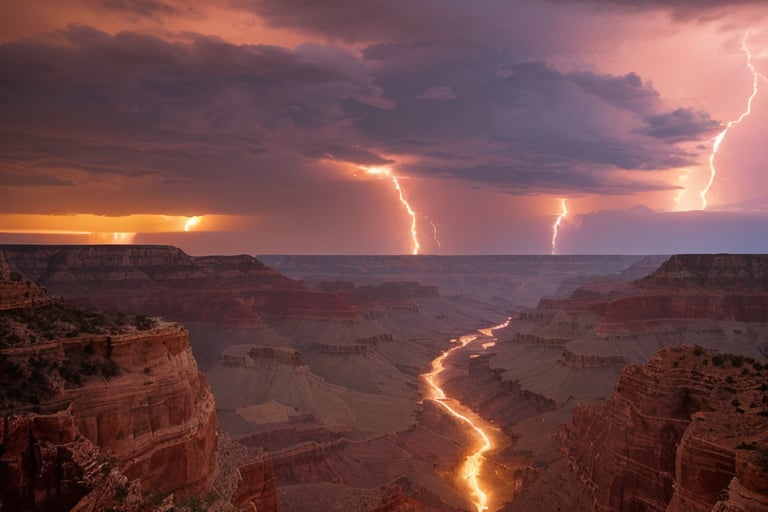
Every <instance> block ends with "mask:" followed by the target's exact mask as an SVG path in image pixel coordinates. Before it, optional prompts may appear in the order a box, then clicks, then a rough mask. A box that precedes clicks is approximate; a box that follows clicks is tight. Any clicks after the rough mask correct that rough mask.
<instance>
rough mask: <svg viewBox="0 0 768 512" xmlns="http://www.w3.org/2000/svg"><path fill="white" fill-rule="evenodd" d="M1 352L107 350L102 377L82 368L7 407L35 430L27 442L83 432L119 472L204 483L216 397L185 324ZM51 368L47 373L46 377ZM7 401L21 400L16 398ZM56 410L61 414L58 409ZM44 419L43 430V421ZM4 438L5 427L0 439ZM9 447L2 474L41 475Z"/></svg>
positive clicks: (178, 483) (166, 488)
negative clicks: (35, 399) (109, 368)
mask: <svg viewBox="0 0 768 512" xmlns="http://www.w3.org/2000/svg"><path fill="white" fill-rule="evenodd" d="M1 352H2V355H3V356H5V357H6V358H8V359H9V360H11V361H18V362H26V361H29V360H35V361H46V362H50V363H49V366H53V364H52V362H56V365H58V366H59V367H62V366H61V365H65V364H67V363H66V361H69V360H71V359H72V358H74V357H76V355H77V354H81V353H82V354H85V353H92V354H96V355H103V356H105V357H107V356H108V360H109V361H111V362H112V363H114V365H115V368H117V369H118V370H117V372H116V373H117V374H116V375H110V376H109V378H106V377H105V376H104V375H101V376H100V378H88V377H87V375H85V376H82V377H78V379H82V381H81V382H80V383H79V384H78V383H76V382H69V381H65V382H60V385H61V387H60V388H59V390H58V391H57V392H55V393H54V394H53V395H52V396H51V397H50V398H48V399H45V400H42V401H40V402H39V403H38V404H36V405H35V406H34V407H33V408H32V410H30V412H27V413H25V414H11V415H10V416H9V417H11V418H16V419H15V420H12V421H11V424H13V422H14V421H18V422H22V423H24V422H26V423H29V424H30V425H33V426H36V431H38V432H39V435H32V434H30V435H31V436H32V437H31V438H30V439H34V441H30V444H31V445H32V446H40V443H45V442H48V441H49V440H50V439H60V440H62V441H63V443H64V444H67V443H69V442H70V441H71V440H73V439H75V438H84V439H86V440H88V441H89V442H91V443H92V444H93V445H94V446H95V447H97V448H98V449H99V451H100V452H101V453H103V454H105V455H106V456H108V457H110V458H111V459H112V460H114V463H115V465H116V467H117V468H118V469H119V470H120V471H121V472H122V473H123V474H124V475H125V476H126V477H128V478H129V479H131V480H140V482H141V487H142V489H143V490H145V491H153V492H162V493H176V494H177V495H186V494H195V493H199V492H202V491H203V490H205V489H207V488H208V486H209V484H210V483H211V480H212V478H213V476H215V467H216V465H215V459H214V453H215V447H216V429H217V422H216V415H215V406H214V402H213V396H212V395H211V392H210V389H209V387H208V384H207V382H206V380H205V377H204V376H203V375H202V374H200V373H199V372H198V371H197V365H196V364H195V361H194V358H193V357H192V353H191V350H190V347H189V341H188V338H187V333H186V331H184V330H183V329H182V328H181V327H179V326H178V325H176V324H165V325H161V326H159V327H156V328H154V329H151V330H148V331H143V332H127V333H123V334H114V335H111V336H81V337H78V338H72V339H66V340H56V341H53V342H50V343H46V344H41V345H28V346H24V347H16V348H12V349H4V350H3V351H1ZM80 368H81V370H79V371H82V368H84V367H83V366H81V367H80ZM67 375H68V374H67ZM56 378H57V377H56V376H55V375H54V377H53V379H54V382H55V379H56ZM16 410H24V406H23V405H20V406H19V407H17V409H16ZM35 411H36V412H35ZM64 411H65V412H66V413H65V415H64V416H57V415H60V414H64ZM45 418H71V423H67V424H66V425H65V426H66V428H64V427H62V426H61V425H64V424H63V423H62V424H61V425H58V424H54V423H52V422H51V421H46V420H45ZM46 425H47V426H49V427H51V430H50V431H47V432H46V431H45V428H44V427H45V426H46ZM33 430H34V429H33ZM16 431H18V429H17V430H16ZM9 432H11V431H9ZM24 435H26V434H24ZM13 439H14V438H13V437H8V438H7V439H5V440H4V442H3V444H4V445H5V442H11V441H12V440H13ZM36 449H37V448H36ZM57 450H58V448H57ZM18 457H19V453H17V452H9V451H8V449H6V451H5V453H4V454H3V455H2V457H0V465H2V466H3V468H4V471H6V472H8V473H9V475H13V478H11V479H10V480H8V481H13V482H16V483H17V484H23V483H24V482H28V483H29V484H30V485H32V488H34V487H35V486H37V485H40V484H39V480H40V478H46V477H45V476H43V475H40V474H39V473H36V469H35V466H30V465H29V464H24V463H23V460H22V459H23V457H22V459H19V458H18ZM29 470H33V471H32V472H29ZM51 485H54V484H51ZM55 485H58V484H55ZM14 489H15V490H14ZM14 489H5V490H4V492H12V493H21V495H28V493H29V492H30V491H29V489H27V488H25V487H24V486H23V485H22V487H21V488H20V489H19V488H15V487H14Z"/></svg>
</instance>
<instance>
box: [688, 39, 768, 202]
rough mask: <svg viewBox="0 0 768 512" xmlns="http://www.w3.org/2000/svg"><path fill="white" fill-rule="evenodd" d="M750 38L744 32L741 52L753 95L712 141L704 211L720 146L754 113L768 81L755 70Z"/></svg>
mask: <svg viewBox="0 0 768 512" xmlns="http://www.w3.org/2000/svg"><path fill="white" fill-rule="evenodd" d="M748 36H749V31H746V32H744V37H742V38H741V50H742V51H743V52H744V53H745V54H746V55H747V67H748V68H749V70H750V71H751V72H752V94H751V95H750V96H749V99H748V100H747V109H746V110H745V111H744V112H742V114H741V115H740V116H739V117H738V118H736V119H734V120H732V121H728V124H726V125H725V128H724V129H723V131H721V132H720V133H718V134H717V136H716V137H715V138H714V139H713V141H712V152H711V153H710V154H709V181H708V182H707V186H706V187H704V189H703V190H702V191H701V192H700V193H699V197H701V209H702V210H706V209H707V206H708V204H709V203H708V202H707V194H708V193H709V189H711V188H712V184H713V183H714V182H715V176H716V175H717V171H716V169H715V156H716V155H717V152H718V150H719V149H720V145H721V144H722V143H723V140H725V136H726V135H727V134H728V130H730V129H731V128H732V127H733V126H736V125H737V124H739V123H741V122H742V121H743V120H744V119H746V118H747V117H749V115H750V114H751V113H752V100H754V99H755V96H757V84H758V81H759V80H760V79H763V80H766V81H768V78H766V77H765V75H763V74H762V73H760V72H759V71H758V70H757V69H755V65H754V64H752V52H750V51H749V47H748V46H747V37H748Z"/></svg>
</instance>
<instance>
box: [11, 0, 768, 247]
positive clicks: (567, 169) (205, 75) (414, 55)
mask: <svg viewBox="0 0 768 512" xmlns="http://www.w3.org/2000/svg"><path fill="white" fill-rule="evenodd" d="M638 3H642V4H643V6H644V7H637V6H636V5H635V4H638ZM725 3H726V2H720V1H713V0H674V1H666V0H665V1H662V0H653V1H645V2H633V1H630V0H567V1H566V0H537V1H533V0H528V1H514V0H408V1H405V0H211V1H207V2H196V1H191V0H134V1H132V0H66V1H64V0H61V1H57V2H50V1H46V0H25V1H24V2H2V3H0V41H2V44H0V70H2V72H0V111H1V112H2V115H0V243H41V242H44V243H163V244H165V243H168V244H174V245H178V246H180V247H181V248H183V249H184V250H186V251H187V252H189V253H191V254H233V253H249V254H266V253H296V254H361V253H362V254H406V253H410V252H412V250H413V239H412V236H411V224H412V220H411V216H410V215H409V213H408V210H407V208H406V205H405V203H403V202H402V201H401V199H400V195H399V192H398V190H397V188H396V187H395V183H394V181H393V178H396V179H397V184H398V185H399V186H400V189H401V191H402V198H403V200H404V201H406V202H407V203H408V205H409V206H410V207H411V208H412V210H413V212H414V215H415V217H414V218H415V229H416V233H417V236H418V241H419V243H420V246H421V247H420V252H423V253H434V254H517V253H534V254H549V253H550V252H551V251H552V249H553V248H552V235H553V232H552V227H553V224H554V223H555V222H556V220H557V218H558V215H559V214H560V213H561V211H562V202H563V199H564V200H565V204H566V207H567V211H568V213H567V215H566V216H565V217H564V218H562V219H561V221H560V224H559V229H558V237H557V244H556V248H555V249H556V252H557V253H633V254H637V253H664V254H667V253H675V252H768V172H766V171H768V166H767V165H766V162H768V78H766V77H768V3H767V2H764V1H762V0H752V1H748V0H744V1H738V0H736V1H731V2H727V3H728V7H721V5H722V4H725ZM745 35H746V37H745ZM743 44H744V45H745V46H743ZM745 48H746V49H745ZM747 50H748V51H749V52H750V53H751V64H752V66H753V68H754V71H753V70H751V69H750V67H749V61H748V54H747V53H748V52H747ZM754 84H756V86H757V92H756V94H755V95H754V98H753V101H752V103H751V113H750V115H749V116H745V117H744V118H743V119H742V120H741V122H740V123H738V124H732V125H731V126H730V127H729V128H728V124H727V123H728V122H729V121H736V120H737V119H738V118H739V117H740V116H741V115H742V114H743V113H745V112H746V109H747V106H748V100H749V99H750V96H752V95H753V85H754ZM726 128H728V130H727V133H726V134H725V136H724V137H723V138H722V141H721V144H720V146H719V148H718V152H717V155H716V156H715V158H714V159H713V161H714V165H715V168H716V171H717V174H716V176H715V177H714V180H713V182H712V186H711V188H710V189H709V192H708V193H707V194H705V198H706V209H704V208H703V207H704V206H705V204H704V201H703V200H702V197H701V193H702V191H703V190H704V189H705V187H706V186H707V183H708V181H709V179H710V174H711V172H710V166H709V159H710V155H711V153H712V150H713V143H714V141H715V138H716V137H717V136H718V134H720V133H722V131H723V130H724V129H726ZM371 171H372V172H371ZM435 234H436V235H437V240H439V244H438V241H437V240H436V239H435Z"/></svg>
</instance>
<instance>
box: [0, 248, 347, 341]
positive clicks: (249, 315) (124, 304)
mask: <svg viewBox="0 0 768 512" xmlns="http://www.w3.org/2000/svg"><path fill="white" fill-rule="evenodd" d="M2 249H3V250H4V251H5V254H6V257H7V259H8V261H9V262H10V263H11V264H12V265H13V266H15V267H16V268H18V269H19V270H21V271H22V272H23V273H24V274H26V275H27V276H28V277H29V278H30V279H31V280H33V281H35V282H37V283H38V284H40V285H41V286H44V287H46V288H47V289H48V291H49V292H50V293H53V294H55V295H61V296H64V297H66V298H67V300H69V301H71V302H73V303H75V304H80V305H83V306H88V307H98V308H100V309H114V310H119V311H125V312H128V313H151V314H153V315H163V316H167V317H169V318H171V319H173V320H181V321H185V320H188V321H196V322H212V323H219V324H227V325H248V326H260V325H264V324H265V323H266V322H267V321H268V320H270V319H271V318H323V319H328V318H338V319H350V318H356V317H357V314H356V312H355V310H354V308H352V307H351V306H349V304H347V303H346V302H345V301H344V300H343V299H342V298H341V297H340V296H339V295H338V294H336V293H322V292H314V291H310V290H308V289H307V288H306V287H305V286H304V284H303V283H301V282H299V281H294V280H292V279H288V278H287V277H285V276H282V275H280V274H279V273H277V272H275V271H274V270H272V269H270V268H269V267H267V266H266V265H264V264H262V263H261V262H260V261H258V260H257V259H255V258H253V257H251V256H244V255H243V256H206V257H191V256H188V255H187V254H185V253H184V252H183V251H181V249H178V248H176V247H170V246H140V245H134V246H110V245H104V246H3V247H2Z"/></svg>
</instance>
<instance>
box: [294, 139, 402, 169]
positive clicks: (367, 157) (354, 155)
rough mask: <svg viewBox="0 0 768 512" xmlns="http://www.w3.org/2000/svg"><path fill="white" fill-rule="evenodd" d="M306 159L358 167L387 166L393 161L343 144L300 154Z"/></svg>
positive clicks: (330, 145) (313, 149) (329, 145)
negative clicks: (347, 163) (339, 162)
mask: <svg viewBox="0 0 768 512" xmlns="http://www.w3.org/2000/svg"><path fill="white" fill-rule="evenodd" d="M302 154H303V155H304V156H306V157H308V158H326V159H329V160H337V161H341V162H350V163H354V164H358V165H366V166H376V165H389V164H393V163H394V162H395V161H394V160H391V159H388V158H383V157H381V156H380V155H377V154H376V153H374V152H373V151H368V150H366V149H363V148H360V147H353V146H346V145H344V144H325V145H318V146H313V147H311V148H309V149H307V150H305V151H304V152H303V153H302Z"/></svg>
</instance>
